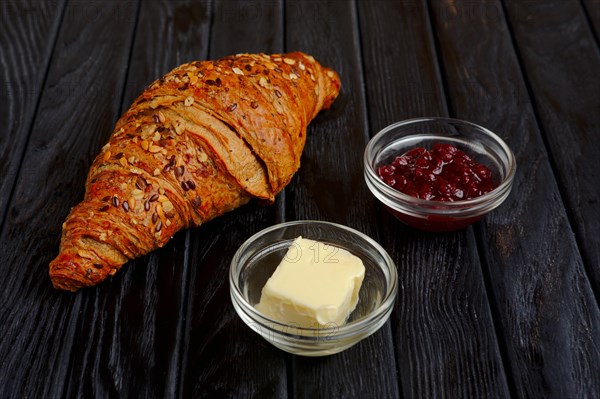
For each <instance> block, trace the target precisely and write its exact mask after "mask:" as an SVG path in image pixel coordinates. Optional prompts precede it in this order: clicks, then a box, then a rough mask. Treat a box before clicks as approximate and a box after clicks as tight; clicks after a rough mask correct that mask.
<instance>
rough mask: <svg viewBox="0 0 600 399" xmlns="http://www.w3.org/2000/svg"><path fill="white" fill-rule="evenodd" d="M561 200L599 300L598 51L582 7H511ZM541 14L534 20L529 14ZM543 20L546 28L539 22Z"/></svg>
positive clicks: (548, 4) (557, 0)
mask: <svg viewBox="0 0 600 399" xmlns="http://www.w3.org/2000/svg"><path fill="white" fill-rule="evenodd" d="M506 7H507V12H508V16H509V18H510V21H511V26H512V27H513V31H514V35H515V40H516V42H517V50H518V53H519V54H520V57H521V59H522V60H523V63H524V66H525V68H526V72H525V75H526V78H527V81H528V82H529V84H530V86H531V89H532V91H533V100H534V101H535V103H534V105H535V111H536V113H537V116H538V118H539V120H540V123H541V128H542V132H543V134H544V137H545V139H546V141H547V143H548V152H549V154H550V156H551V159H552V161H553V163H554V172H555V174H556V175H557V179H558V183H559V187H560V189H561V194H562V196H563V198H564V201H565V206H566V208H567V211H568V213H569V216H570V218H571V222H572V225H573V229H574V231H575V235H576V237H577V242H578V244H579V250H580V251H581V255H582V257H583V259H584V261H585V264H586V265H587V270H588V272H589V274H590V277H591V280H592V283H593V286H594V288H595V289H596V295H597V296H598V295H600V267H598V265H600V239H598V237H600V225H599V224H598V221H599V220H600V207H599V206H598V202H599V201H600V186H599V185H598V184H594V183H593V182H594V181H596V180H597V179H598V176H600V162H599V161H598V160H599V159H600V142H599V141H598V138H597V135H596V134H597V133H598V127H599V126H600V114H599V113H598V110H600V78H598V71H600V49H599V48H598V46H597V43H596V42H595V40H594V37H593V34H592V31H591V30H590V27H589V25H588V21H587V20H586V18H585V15H584V13H583V10H582V9H581V7H580V5H579V4H578V3H577V2H565V1H560V0H555V1H553V2H544V3H531V4H529V3H526V4H521V3H520V2H508V3H507V4H506ZM531 15H535V17H534V18H527V16H531ZM539 20H543V21H545V23H544V24H540V23H536V21H539Z"/></svg>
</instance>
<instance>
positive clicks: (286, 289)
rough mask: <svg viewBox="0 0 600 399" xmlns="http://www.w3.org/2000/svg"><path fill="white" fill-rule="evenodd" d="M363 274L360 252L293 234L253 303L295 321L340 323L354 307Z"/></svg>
mask: <svg viewBox="0 0 600 399" xmlns="http://www.w3.org/2000/svg"><path fill="white" fill-rule="evenodd" d="M364 277H365V267H364V265H363V263H362V261H361V260H360V258H358V257H356V256H354V255H352V254H351V253H350V252H348V251H346V250H344V249H342V248H338V247H335V246H332V245H327V244H324V243H322V242H318V241H314V240H309V239H305V238H302V237H298V238H296V239H295V240H294V242H293V243H292V245H291V246H290V247H289V249H288V251H287V254H286V256H285V257H284V259H283V260H282V261H281V263H280V264H279V266H277V269H276V270H275V272H274V273H273V275H272V276H271V277H270V278H269V280H268V281H267V283H266V284H265V286H264V287H263V290H262V295H261V298H260V302H259V303H258V305H256V309H257V310H258V311H260V312H261V313H263V314H264V315H265V316H267V317H269V318H272V319H274V320H277V321H280V322H283V323H286V324H292V325H297V326H299V327H312V328H319V327H335V326H340V325H342V324H344V323H345V322H346V320H347V318H348V316H349V315H350V313H352V311H353V310H354V309H355V308H356V304H357V303H358V293H359V291H360V286H361V284H362V282H363V279H364Z"/></svg>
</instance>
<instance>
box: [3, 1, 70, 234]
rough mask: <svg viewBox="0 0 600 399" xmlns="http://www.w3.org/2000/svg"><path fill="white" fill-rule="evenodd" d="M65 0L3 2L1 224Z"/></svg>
mask: <svg viewBox="0 0 600 399" xmlns="http://www.w3.org/2000/svg"><path fill="white" fill-rule="evenodd" d="M64 6H65V2H64V1H63V0H60V1H46V2H39V1H35V0H33V1H3V2H1V3H0V16H2V24H0V65H2V69H1V70H0V94H1V95H2V106H0V126H2V127H3V128H2V134H0V171H1V173H0V226H2V223H3V222H4V217H5V213H6V210H7V208H8V203H9V200H10V197H11V194H12V192H13V186H14V183H15V180H16V177H17V174H18V170H19V166H20V164H21V159H22V155H23V153H24V151H25V146H26V145H27V141H28V139H29V133H30V130H31V126H32V123H33V118H34V117H35V113H36V110H37V105H38V101H39V98H40V95H41V92H42V86H43V84H44V78H45V77H46V71H47V68H48V64H49V62H50V56H51V54H52V50H53V46H54V41H55V39H56V35H57V33H58V27H59V24H60V21H61V15H62V11H63V9H64Z"/></svg>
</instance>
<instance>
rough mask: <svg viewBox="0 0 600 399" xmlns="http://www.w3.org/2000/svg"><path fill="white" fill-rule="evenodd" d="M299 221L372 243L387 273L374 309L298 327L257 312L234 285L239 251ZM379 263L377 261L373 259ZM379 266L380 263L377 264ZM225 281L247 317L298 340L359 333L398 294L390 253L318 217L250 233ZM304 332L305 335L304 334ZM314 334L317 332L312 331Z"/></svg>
mask: <svg viewBox="0 0 600 399" xmlns="http://www.w3.org/2000/svg"><path fill="white" fill-rule="evenodd" d="M302 224H312V225H319V224H321V225H326V226H329V227H334V228H338V229H342V230H346V231H348V232H350V233H352V234H354V235H357V236H359V237H360V238H362V239H364V240H365V241H367V242H368V243H369V245H371V246H373V247H374V248H375V249H376V250H377V252H378V253H379V254H380V255H381V256H382V257H383V258H384V261H385V263H386V265H387V266H388V271H387V272H385V271H384V274H385V275H386V276H387V275H389V279H386V282H387V290H386V292H385V296H384V297H383V298H382V300H381V303H380V304H379V306H378V307H377V308H375V309H373V310H372V311H371V312H370V313H368V314H367V315H365V316H363V317H361V318H360V319H357V320H353V321H351V322H349V323H346V324H343V325H341V326H334V327H315V328H313V327H301V326H297V325H293V324H286V323H283V322H280V321H277V320H273V319H271V318H269V317H267V316H265V315H263V314H262V313H261V312H259V311H258V310H257V309H256V308H255V307H254V306H252V305H251V304H250V303H249V302H248V301H247V300H246V298H245V297H244V295H243V294H242V292H241V290H240V287H239V285H238V281H237V276H236V275H235V273H234V269H235V265H236V264H239V263H240V258H241V256H242V254H243V253H244V252H245V251H244V250H245V249H247V248H248V246H249V245H250V244H252V242H253V241H255V240H256V239H257V238H259V237H261V236H263V235H266V234H268V233H270V232H272V231H274V230H278V229H281V228H284V227H288V226H294V225H302ZM377 264H378V265H379V262H377ZM380 267H381V266H380ZM229 283H230V291H231V294H232V295H233V294H234V293H235V296H236V298H235V299H236V300H237V301H238V302H239V303H240V305H243V306H241V307H242V308H243V311H244V312H245V313H246V315H247V316H249V317H250V318H252V319H253V320H255V321H257V322H259V323H260V325H261V326H263V327H267V328H268V329H269V330H271V331H272V332H274V333H277V334H279V335H292V336H293V338H295V339H301V340H306V341H313V340H315V338H317V340H322V339H323V338H322V337H323V335H327V336H329V337H330V338H332V337H334V338H335V339H339V338H344V337H348V336H353V335H356V334H357V332H361V331H363V330H365V329H368V328H369V327H370V326H371V324H373V323H375V322H377V320H379V319H380V318H381V317H385V316H386V314H389V313H390V311H391V309H392V307H393V305H394V302H395V301H396V297H397V295H398V271H397V269H396V264H395V263H394V261H393V260H392V258H391V256H390V255H389V254H388V252H387V251H386V250H385V249H384V248H383V247H382V246H381V245H380V244H379V243H378V242H377V241H375V240H374V239H372V238H371V237H369V236H367V235H366V234H364V233H362V232H360V231H358V230H355V229H353V228H351V227H348V226H344V225H342V224H338V223H333V222H327V221H321V220H294V221H289V222H283V223H278V224H275V225H273V226H270V227H267V228H265V229H263V230H260V231H259V232H257V233H255V234H253V235H252V236H251V237H249V238H248V239H247V240H245V241H244V242H243V243H242V245H240V247H239V248H238V249H237V251H236V252H235V254H234V256H233V258H232V259H231V263H230V267H229ZM290 327H292V328H294V329H295V330H296V331H298V332H299V333H298V334H287V333H284V332H282V331H281V330H282V329H285V328H290ZM303 333H305V334H306V335H304V334H303ZM315 333H317V334H315Z"/></svg>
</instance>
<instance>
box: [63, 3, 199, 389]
mask: <svg viewBox="0 0 600 399" xmlns="http://www.w3.org/2000/svg"><path fill="white" fill-rule="evenodd" d="M132 16H135V14H132ZM209 22H210V7H209V3H208V2H207V1H205V2H197V1H196V2H192V1H152V2H144V3H143V4H142V5H141V8H140V10H139V22H138V23H137V29H136V32H135V41H134V43H133V47H132V53H131V55H130V61H129V69H128V76H127V84H126V87H125V94H124V97H123V102H122V104H121V112H123V111H124V110H126V109H127V108H128V107H129V104H131V103H132V102H133V100H134V99H135V98H136V97H137V96H138V95H139V93H141V92H142V90H143V89H144V87H145V86H147V85H148V84H149V83H151V82H152V81H154V80H155V79H157V78H158V77H160V76H162V75H163V74H165V73H167V72H168V71H170V70H171V69H172V68H174V67H175V66H177V65H180V64H182V63H184V62H189V61H191V60H196V59H204V58H206V53H207V49H208V31H209ZM189 248H190V236H189V232H180V233H179V234H177V235H176V236H175V237H174V239H173V240H172V241H171V242H170V243H169V244H168V245H167V246H166V247H165V248H162V249H161V250H158V251H154V252H153V253H151V254H149V255H147V256H145V257H143V258H140V259H136V260H134V261H132V262H129V263H128V264H127V265H126V266H124V269H123V270H121V271H120V272H119V273H118V274H117V276H116V277H115V279H114V280H113V281H111V282H108V283H106V284H102V285H101V286H99V287H98V288H95V289H92V290H85V293H84V295H85V303H84V306H83V310H82V313H83V315H84V316H83V321H82V323H81V325H80V326H79V331H82V332H83V331H85V332H86V334H78V336H77V340H76V344H75V346H74V350H73V361H72V364H73V366H72V369H71V374H70V378H69V381H72V383H70V384H69V386H68V388H69V394H70V395H72V396H73V397H91V396H96V397H98V396H100V397H103V396H120V397H144V398H153V397H156V398H162V397H177V396H178V395H179V390H180V377H181V375H180V370H181V363H182V361H183V350H184V349H183V347H184V343H185V341H184V337H183V332H184V329H185V320H186V312H187V300H188V299H187V298H188V297H187V293H188V283H189V280H188V274H189V272H190V271H189V267H190V262H189Z"/></svg>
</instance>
